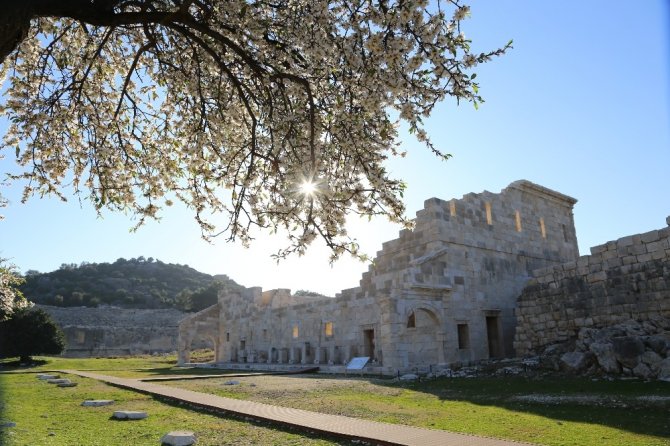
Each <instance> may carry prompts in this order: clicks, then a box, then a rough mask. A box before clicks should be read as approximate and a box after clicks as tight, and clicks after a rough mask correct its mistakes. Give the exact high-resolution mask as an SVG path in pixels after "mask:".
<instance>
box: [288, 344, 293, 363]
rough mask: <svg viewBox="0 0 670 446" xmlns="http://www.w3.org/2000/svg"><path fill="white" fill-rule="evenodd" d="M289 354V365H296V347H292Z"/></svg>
mask: <svg viewBox="0 0 670 446" xmlns="http://www.w3.org/2000/svg"><path fill="white" fill-rule="evenodd" d="M288 353H289V358H288V363H289V364H295V347H291V348H290V349H289V352H288Z"/></svg>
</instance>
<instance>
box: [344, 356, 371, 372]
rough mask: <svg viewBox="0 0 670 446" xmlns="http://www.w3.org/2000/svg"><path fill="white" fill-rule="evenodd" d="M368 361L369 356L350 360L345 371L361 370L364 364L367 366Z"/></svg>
mask: <svg viewBox="0 0 670 446" xmlns="http://www.w3.org/2000/svg"><path fill="white" fill-rule="evenodd" d="M369 360H370V357H369V356H358V357H356V358H352V359H351V361H349V364H347V370H363V367H365V364H367V363H368V361H369Z"/></svg>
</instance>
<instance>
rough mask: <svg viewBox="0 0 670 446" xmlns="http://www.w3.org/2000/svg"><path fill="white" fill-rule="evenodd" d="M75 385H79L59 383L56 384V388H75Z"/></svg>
mask: <svg viewBox="0 0 670 446" xmlns="http://www.w3.org/2000/svg"><path fill="white" fill-rule="evenodd" d="M77 384H79V383H73V382H69V383H59V384H56V385H57V386H58V387H77Z"/></svg>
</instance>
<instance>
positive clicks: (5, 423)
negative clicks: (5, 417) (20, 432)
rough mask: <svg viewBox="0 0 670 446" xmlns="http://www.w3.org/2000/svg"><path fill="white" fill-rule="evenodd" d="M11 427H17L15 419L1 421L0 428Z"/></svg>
mask: <svg viewBox="0 0 670 446" xmlns="http://www.w3.org/2000/svg"><path fill="white" fill-rule="evenodd" d="M9 427H16V423H15V422H13V421H0V429H5V428H9Z"/></svg>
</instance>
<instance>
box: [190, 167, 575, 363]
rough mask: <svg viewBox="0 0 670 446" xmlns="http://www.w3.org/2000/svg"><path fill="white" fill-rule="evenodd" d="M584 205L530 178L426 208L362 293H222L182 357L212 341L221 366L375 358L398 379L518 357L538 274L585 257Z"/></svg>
mask: <svg viewBox="0 0 670 446" xmlns="http://www.w3.org/2000/svg"><path fill="white" fill-rule="evenodd" d="M575 202H576V200H575V199H573V198H571V197H568V196H566V195H563V194H560V193H558V192H555V191H552V190H550V189H547V188H545V187H542V186H539V185H537V184H533V183H531V182H529V181H524V180H521V181H516V182H514V183H512V184H510V185H509V186H508V187H507V188H505V189H503V190H502V191H501V192H500V193H491V192H488V191H484V192H482V193H477V194H475V193H472V194H467V195H465V196H464V197H462V198H461V199H453V200H441V199H438V198H431V199H429V200H426V201H425V203H424V209H422V210H421V211H419V212H418V213H417V216H416V220H415V223H416V224H415V228H414V229H413V230H404V231H401V232H400V234H399V237H398V238H397V239H395V240H391V241H389V242H386V243H384V244H383V246H382V249H381V251H379V252H378V253H377V256H376V258H375V261H374V262H373V264H372V265H371V266H370V268H369V271H368V272H366V273H365V274H363V277H362V279H361V281H360V286H359V287H357V288H352V289H348V290H344V291H342V293H340V294H338V295H337V296H336V297H335V298H334V299H333V298H330V299H329V298H326V299H311V300H309V301H305V302H298V301H297V300H296V298H295V296H291V295H290V292H289V290H274V291H266V292H263V291H262V290H261V289H260V288H251V289H247V290H243V291H239V292H231V293H221V294H220V295H219V303H218V305H217V306H216V308H212V309H211V310H209V309H208V310H205V311H203V312H201V313H199V314H198V315H194V316H192V317H189V318H188V319H185V320H184V321H182V324H181V325H180V329H181V336H182V337H181V340H180V361H181V362H185V361H186V360H187V357H188V353H187V351H188V349H189V346H190V345H191V343H192V342H193V341H194V340H196V339H198V338H200V339H202V338H208V339H212V340H213V342H214V343H215V344H216V351H217V357H216V359H217V361H220V362H228V363H230V362H242V363H247V362H256V363H270V364H286V363H304V364H314V363H318V364H336V365H341V364H344V363H346V362H347V360H348V359H349V358H351V357H353V356H369V357H371V358H372V359H373V360H374V362H375V363H376V365H378V366H379V367H382V368H383V370H382V371H384V372H390V373H393V372H395V371H396V370H411V369H412V368H415V367H427V368H429V366H433V365H437V364H453V363H463V362H470V361H477V360H481V359H487V358H491V357H503V356H512V355H513V354H514V352H513V348H512V341H513V337H514V328H515V318H514V307H515V303H516V298H517V296H518V295H519V293H520V292H521V290H522V289H523V287H524V285H525V284H526V282H527V281H528V278H529V277H530V275H531V272H532V271H533V270H535V269H537V268H540V267H545V266H548V265H558V264H562V263H564V262H566V261H570V260H574V259H576V258H577V256H578V250H577V239H576V236H575V228H574V221H573V214H572V208H573V205H574V204H575ZM217 312H218V315H219V317H218V324H216V326H214V324H213V319H214V314H215V313H217ZM328 327H329V329H330V330H331V332H330V334H328V332H327V330H328Z"/></svg>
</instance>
